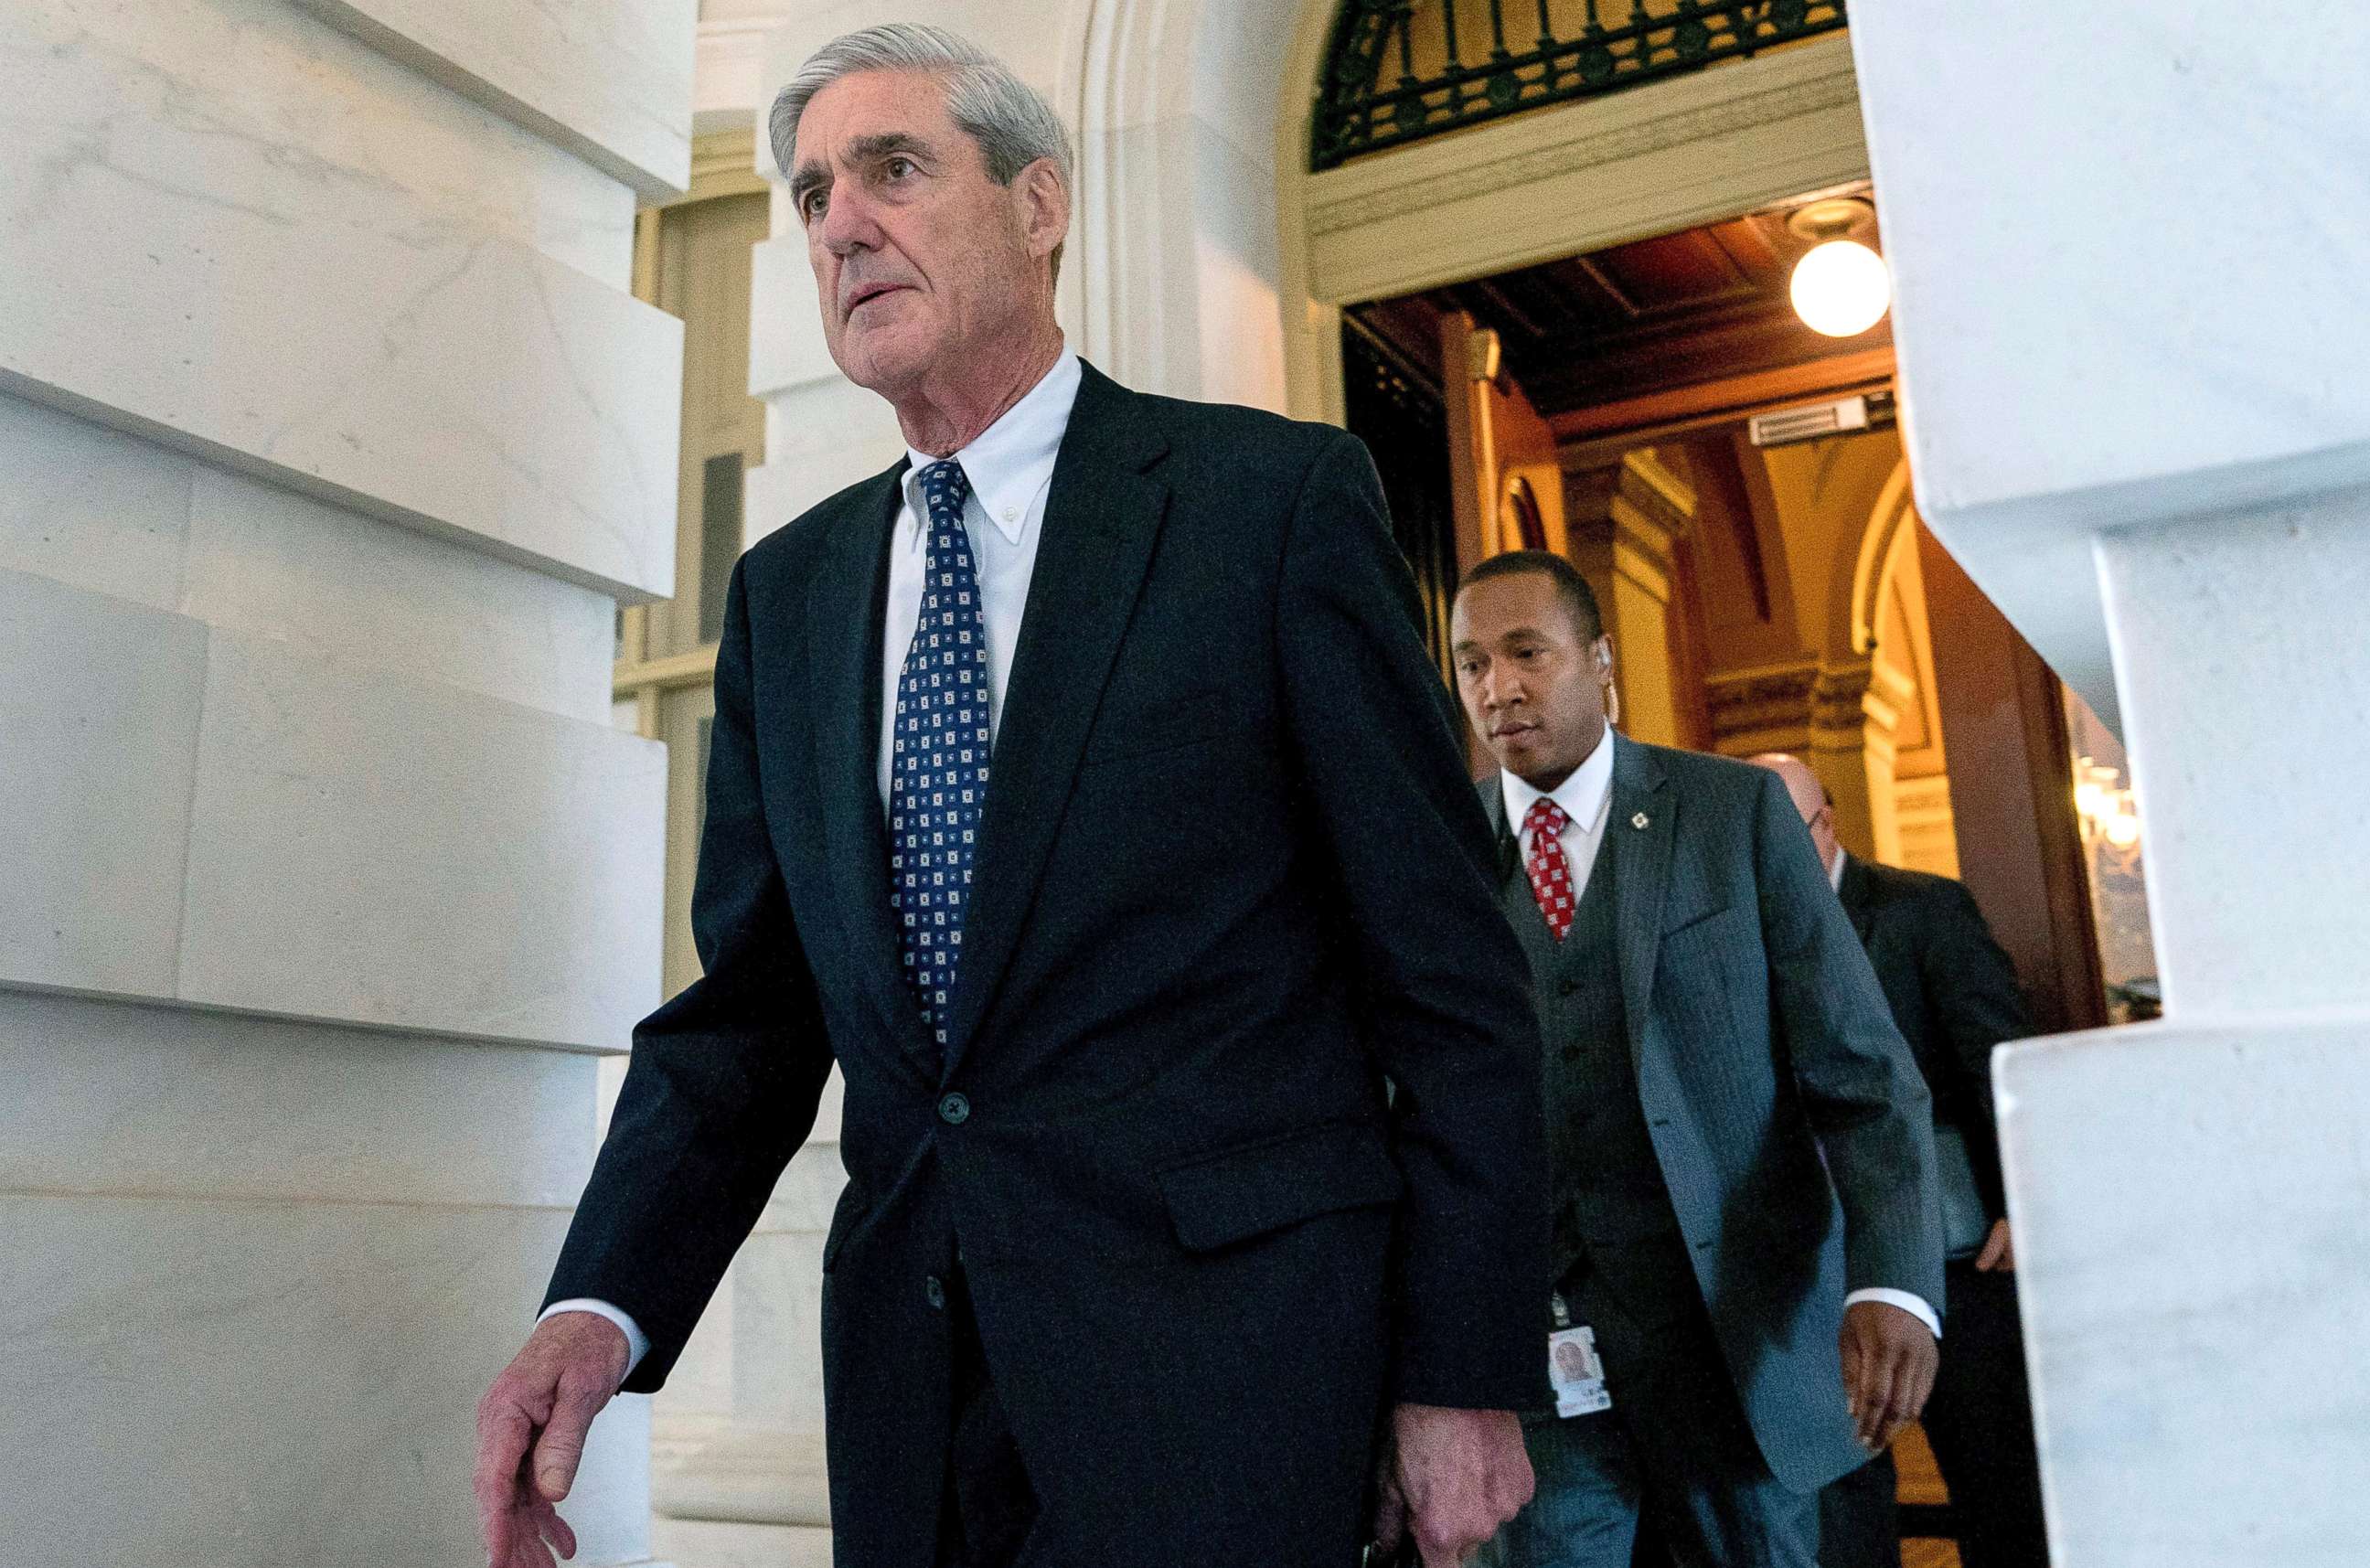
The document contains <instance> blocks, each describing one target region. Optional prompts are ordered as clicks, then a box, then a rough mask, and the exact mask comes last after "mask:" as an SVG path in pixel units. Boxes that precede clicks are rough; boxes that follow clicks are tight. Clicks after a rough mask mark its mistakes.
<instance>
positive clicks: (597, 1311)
mask: <svg viewBox="0 0 2370 1568" xmlns="http://www.w3.org/2000/svg"><path fill="white" fill-rule="evenodd" d="M1911 1299H1913V1300H1915V1299H1916V1298H1915V1297H1912V1298H1911ZM1918 1305H1920V1306H1923V1305H1925V1303H1923V1302H1919V1303H1918ZM554 1312H590V1313H592V1315H593V1316H594V1317H596V1318H606V1319H608V1320H609V1321H611V1322H613V1323H615V1324H616V1325H617V1327H618V1328H620V1329H622V1330H623V1331H625V1335H626V1374H625V1376H626V1378H630V1377H632V1376H633V1375H634V1368H635V1367H637V1366H640V1365H641V1364H642V1357H643V1356H645V1355H649V1354H650V1335H648V1334H646V1333H644V1332H642V1326H641V1325H640V1324H639V1323H637V1322H635V1321H634V1320H633V1318H632V1317H631V1316H630V1315H628V1314H627V1311H626V1309H624V1308H622V1307H616V1306H612V1305H611V1304H610V1303H608V1302H606V1301H595V1300H594V1299H593V1298H592V1297H589V1296H578V1297H570V1298H569V1299H568V1300H566V1301H555V1302H553V1303H552V1304H551V1305H550V1306H548V1307H546V1308H545V1309H543V1316H542V1317H539V1318H537V1319H535V1321H536V1322H538V1323H540V1322H542V1321H543V1320H544V1318H548V1317H550V1316H551V1315H552V1314H553V1313H554ZM618 1381H619V1382H623V1381H625V1378H619V1379H618Z"/></svg>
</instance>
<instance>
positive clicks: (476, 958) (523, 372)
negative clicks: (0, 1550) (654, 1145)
mask: <svg viewBox="0 0 2370 1568" xmlns="http://www.w3.org/2000/svg"><path fill="white" fill-rule="evenodd" d="M692 22H693V6H692V3H691V0H544V3H543V4H539V5H536V6H450V5H441V4H432V3H430V0H305V3H298V0H142V4H139V5H136V6H125V5H121V4H111V3H110V4H102V3H98V0H26V3H24V4H19V5H15V6H9V7H7V9H6V12H5V13H0V135H5V137H6V143H7V145H8V147H9V156H7V157H6V159H5V160H0V211H5V213H6V221H5V222H0V280H5V282H0V295H5V300H0V668H6V670H7V671H8V672H9V679H8V680H7V681H6V683H5V685H0V868H5V871H0V880H5V882H6V889H7V891H6V896H5V897H0V1083H5V1084H6V1086H7V1089H6V1092H5V1093H0V1260H5V1261H4V1262H0V1277H5V1279H6V1287H5V1288H0V1356H4V1357H5V1360H6V1365H7V1366H9V1367H10V1368H11V1370H10V1372H9V1373H8V1374H7V1375H6V1377H5V1378H0V1388H5V1389H6V1407H7V1415H6V1419H5V1420H0V1497H4V1498H5V1499H6V1501H5V1505H0V1516H5V1517H6V1528H7V1536H8V1539H9V1540H10V1542H11V1543H12V1544H14V1545H16V1546H17V1547H20V1548H21V1549H23V1551H28V1552H31V1553H32V1554H34V1555H35V1556H37V1557H39V1559H40V1561H42V1562H57V1563H73V1564H84V1563H90V1564H98V1563H105V1564H107V1565H109V1568H167V1565H171V1568H180V1565H183V1564H188V1563H193V1562H203V1563H208V1564H213V1565H218V1568H247V1565H250V1564H251V1565H258V1568H261V1565H267V1564H268V1565H275V1568H276V1565H282V1564H287V1565H294V1564H299V1563H303V1564H316V1563H338V1564H349V1563H351V1564H373V1565H379V1564H385V1565H389V1568H392V1565H396V1564H403V1565H407V1568H409V1565H414V1564H417V1565H422V1568H424V1565H426V1564H430V1563H438V1564H454V1563H463V1562H473V1561H481V1560H482V1551H481V1550H480V1549H479V1548H478V1547H477V1544H476V1540H477V1521H476V1516H475V1505H474V1502H473V1499H472V1497H471V1495H470V1488H469V1470H470V1461H471V1457H472V1448H473V1443H474V1432H473V1424H474V1423H473V1413H474V1406H475V1403H476V1401H477V1395H478V1393H479V1392H480V1390H481V1389H483V1387H484V1385H485V1383H486V1382H487V1380H488V1379H489V1378H491V1376H492V1375H493V1373H494V1372H495V1371H496V1370H497V1369H498V1368H499V1367H500V1366H501V1364H502V1363H503V1361H504V1360H506V1359H507V1358H508V1356H509V1355H510V1354H511V1353H512V1350H514V1349H515V1348H516V1346H517V1344H518V1343H519V1341H520V1340H521V1339H522V1338H523V1335H524V1334H525V1332H526V1331H527V1329H528V1327H529V1325H530V1324H531V1321H532V1317H533V1312H534V1309H535V1305H536V1302H537V1299H538V1297H539V1294H540V1291H541V1289H542V1286H543V1281H544V1278H545V1276H546V1272H547V1270H548V1268H549V1266H550V1262H551V1259H552V1257H553V1255H554V1253H555V1252H556V1251H557V1249H558V1242H559V1238H560V1235H561V1233H562V1231H563V1230H564V1229H565V1228H566V1225H567V1223H568V1218H569V1206H570V1205H572V1204H573V1202H574V1201H575V1197H576V1194H577V1193H578V1191H579V1189H580V1188H581V1184H582V1182H583V1180H584V1177H585V1174H586V1172H587V1170H589V1168H590V1164H591V1159H592V1147H593V1138H594V1119H595V1097H594V1078H595V1072H596V1062H597V1060H598V1057H599V1055H600V1054H602V1053H605V1052H614V1051H616V1050H619V1049H621V1048H622V1047H623V1046H624V1045H625V1043H626V1041H627V1030H628V1028H629V1026H630V1025H631V1023H632V1021H633V1020H634V1019H635V1018H636V1017H637V1016H639V1014H640V1013H641V1012H642V1011H643V1010H645V1009H647V1008H648V1007H649V1006H650V1005H651V1003H652V1002H653V1001H654V1000H655V997H656V992H657V986H658V976H659V917H660V910H661V904H660V899H661V890H660V857H661V854H662V837H663V831H662V818H663V789H664V780H663V760H664V759H663V755H662V753H661V751H660V750H659V748H657V747H656V746H653V745H651V744H648V743H645V742H641V741H639V740H637V739H635V738H633V737H632V736H629V735H624V734H620V733H618V732H616V731H615V730H613V729H612V728H611V727H610V726H609V723H608V719H609V698H608V675H609V666H610V661H611V656H612V632H611V621H612V614H613V609H614V605H615V603H616V601H617V600H620V599H626V600H640V599H648V598H652V597H658V596H663V595H664V594H667V593H668V592H669V590H670V588H671V578H672V553H673V528H674V498H673V474H674V444H675V440H676V421H677V408H678V398H679V396H680V394H679V385H678V382H679V371H678V368H677V366H678V364H679V358H680V353H681V331H680V328H679V326H678V324H677V323H675V322H674V321H673V320H672V319H671V318H669V317H665V316H664V315H662V313H660V312H658V311H656V310H654V309H651V308H650V307H648V306H643V305H640V304H639V303H637V302H636V301H635V300H633V299H632V298H631V297H630V294H629V293H628V290H627V283H628V270H629V266H630V258H631V248H632V224H633V213H634V207H635V202H636V199H637V195H638V194H643V193H646V194H658V193H662V192H663V191H666V190H671V189H673V188H674V187H677V186H680V185H681V184H682V183H683V182H684V180H685V178H686V174H687V169H688V158H689V131H690V112H691V104H690V65H691V48H692ZM648 1417H649V1412H648V1403H647V1401H642V1400H639V1399H628V1400H623V1401H619V1402H618V1404H617V1405H616V1407H615V1408H614V1409H613V1410H612V1411H611V1412H610V1413H609V1414H607V1415H605V1416H604V1418H603V1420H602V1422H601V1423H600V1424H599V1426H598V1427H597V1428H596V1432H595V1436H594V1440H593V1442H592V1446H591V1448H590V1450H589V1451H588V1455H587V1458H586V1464H585V1469H584V1472H583V1474H582V1476H581V1480H580V1483H579V1486H578V1490H577V1493H576V1496H575V1498H574V1499H573V1500H572V1501H571V1503H570V1504H569V1507H568V1512H569V1515H570V1516H571V1517H572V1518H573V1519H574V1520H575V1522H576V1523H577V1526H578V1528H579V1530H580V1532H581V1539H582V1543H583V1550H582V1551H581V1553H580V1555H579V1558H578V1561H579V1562H590V1563H596V1564H612V1565H614V1564H627V1563H647V1562H650V1550H649V1538H648V1503H647V1496H648V1482H647V1475H648V1460H647V1439H646V1435H645V1434H646V1431H647V1426H648Z"/></svg>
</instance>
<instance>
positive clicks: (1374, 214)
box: [1308, 66, 1859, 235]
mask: <svg viewBox="0 0 2370 1568" xmlns="http://www.w3.org/2000/svg"><path fill="white" fill-rule="evenodd" d="M1858 101H1859V99H1858V86H1857V84H1856V83H1855V82H1854V80H1853V77H1852V75H1851V72H1850V70H1849V68H1848V66H1847V67H1846V68H1845V69H1843V70H1840V71H1835V72H1832V73H1828V74H1825V75H1817V76H1813V77H1811V78H1810V79H1808V80H1806V81H1801V82H1791V83H1788V84H1786V85H1785V86H1779V87H1772V88H1768V89H1766V90H1763V91H1760V92H1754V93H1746V94H1742V95H1740V96H1738V97H1735V98H1728V99H1725V100H1723V101H1720V102H1717V103H1711V104H1706V105H1703V106H1700V107H1698V108H1695V109H1689V110H1680V111H1678V112H1676V113H1672V114H1663V115H1657V116H1655V117H1653V118H1651V119H1647V120H1638V121H1631V122H1630V123H1628V124H1624V125H1616V126H1614V127H1612V128H1610V129H1607V130H1601V131H1592V132H1586V133H1577V134H1572V135H1569V136H1566V137H1563V138H1561V139H1559V140H1557V141H1554V142H1551V143H1549V144H1547V145H1544V146H1539V147H1536V148H1533V149H1531V150H1530V151H1527V152H1523V153H1518V154H1515V155H1513V156H1510V157H1504V158H1499V159H1495V160H1491V161H1487V162H1482V161H1476V162H1472V163H1465V164H1460V165H1458V166H1456V167H1454V168H1451V169H1447V170H1443V169H1439V168H1436V167H1431V166H1432V163H1433V161H1434V160H1432V159H1429V158H1426V159H1422V160H1421V162H1420V163H1419V162H1418V161H1417V160H1415V159H1413V158H1409V159H1408V162H1407V167H1408V176H1409V177H1408V178H1405V179H1398V180H1393V181H1392V182H1391V183H1388V184H1384V185H1381V186H1379V187H1373V186H1372V182H1373V181H1374V180H1375V178H1376V174H1377V171H1378V170H1379V169H1381V168H1382V167H1386V166H1387V165H1389V164H1390V163H1391V162H1392V161H1393V159H1394V158H1395V157H1406V156H1407V155H1405V154H1400V155H1394V154H1388V153H1386V154H1381V155H1378V156H1375V158H1373V159H1371V160H1367V161H1364V162H1362V163H1359V164H1352V165H1350V166H1348V167H1346V168H1344V169H1342V170H1340V171H1338V172H1337V173H1335V174H1332V175H1329V176H1319V177H1318V178H1317V179H1316V180H1314V181H1312V183H1311V190H1312V191H1313V192H1315V196H1314V199H1313V200H1312V202H1311V203H1310V206H1309V213H1308V226H1309V230H1310V232H1311V233H1313V234H1320V235H1322V234H1338V233H1340V232H1341V231H1342V230H1344V229H1353V228H1357V227H1360V226H1362V225H1366V224H1371V223H1378V222H1381V221H1383V220H1385V219H1387V218H1396V217H1400V216H1403V215H1405V214H1407V213H1416V212H1421V211H1424V210H1426V209H1429V208H1432V207H1435V206H1438V205H1439V204H1440V203H1441V202H1444V201H1455V200H1461V199H1465V198H1468V197H1474V196H1487V195H1490V194H1493V193H1495V192H1497V191H1501V190H1513V188H1515V187H1516V186H1520V185H1524V184H1528V183H1530V182H1532V181H1535V180H1543V179H1554V178H1556V177H1557V176H1559V175H1566V174H1572V173H1576V172H1578V171H1580V170H1582V169H1590V168H1596V167H1601V166H1603V165H1605V164H1613V163H1619V162H1621V161H1623V160H1624V159H1628V158H1635V157H1642V156H1646V155H1647V154H1650V153H1659V152H1662V151H1665V150H1667V149H1669V148H1672V147H1680V146H1685V145H1687V144H1690V143H1695V142H1704V141H1709V140H1710V139H1712V138H1713V137H1716V136H1723V135H1727V134H1730V133H1734V132H1738V131H1745V130H1750V129H1753V128H1754V127H1756V126H1761V125H1767V124H1770V123H1773V122H1775V121H1783V120H1791V119H1794V118H1797V117H1799V116H1801V115H1806V114H1815V113H1818V112H1819V111H1821V110H1831V109H1841V108H1847V107H1852V106H1856V105H1857V104H1858ZM1604 109H1605V106H1604V104H1603V102H1602V101H1601V100H1600V101H1599V102H1596V103H1585V104H1577V105H1571V106H1568V107H1567V108H1565V109H1561V110H1542V111H1540V113H1541V115H1542V118H1544V117H1545V116H1547V115H1559V116H1563V117H1566V119H1567V121H1568V122H1569V123H1570V124H1571V125H1572V126H1573V127H1574V128H1575V130H1577V128H1578V127H1579V126H1582V125H1587V124H1593V123H1602V121H1603V120H1604V118H1605V114H1604ZM1592 111H1593V112H1592ZM1520 123H1521V122H1520V121H1514V122H1513V124H1514V125H1516V126H1519V125H1520ZM1429 150H1430V149H1429V148H1422V147H1419V148H1415V149H1409V151H1410V152H1416V153H1421V152H1423V151H1429ZM1386 178H1387V177H1386ZM1329 185H1334V186H1336V187H1337V188H1338V187H1339V186H1340V185H1361V186H1369V187H1370V188H1369V189H1365V190H1357V191H1355V192H1354V193H1353V192H1349V191H1345V192H1343V193H1342V194H1340V195H1336V196H1332V197H1330V198H1328V197H1327V196H1326V195H1325V194H1324V192H1325V190H1326V188H1327V187H1328V186H1329Z"/></svg>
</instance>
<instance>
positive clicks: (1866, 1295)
mask: <svg viewBox="0 0 2370 1568" xmlns="http://www.w3.org/2000/svg"><path fill="white" fill-rule="evenodd" d="M1498 785H1499V788H1500V789H1501V790H1503V791H1504V792H1505V799H1506V820H1507V821H1508V822H1509V823H1512V824H1513V826H1514V830H1515V834H1516V836H1518V837H1519V838H1520V839H1521V841H1522V848H1523V863H1524V865H1528V864H1529V863H1530V856H1531V836H1532V829H1531V827H1530V826H1529V823H1528V819H1529V816H1530V811H1531V806H1532V804H1533V802H1535V801H1537V800H1538V799H1539V798H1540V797H1541V796H1543V795H1544V796H1546V797H1547V798H1548V799H1550V800H1552V801H1555V803H1556V804H1557V805H1559V806H1561V807H1562V808H1563V815H1564V824H1563V832H1562V833H1561V834H1560V835H1559V838H1560V839H1561V841H1562V844H1563V858H1564V863H1565V864H1566V865H1567V866H1569V867H1570V870H1571V898H1572V902H1573V904H1575V905H1577V904H1578V903H1579V902H1580V900H1581V898H1582V895H1583V894H1586V893H1587V892H1588V878H1589V873H1590V872H1591V871H1593V870H1595V868H1596V854H1597V850H1598V849H1599V848H1600V847H1603V845H1604V842H1605V818H1606V817H1607V816H1609V815H1611V814H1612V811H1613V727H1612V726H1611V725H1609V724H1608V725H1606V726H1605V733H1604V735H1603V736H1602V737H1600V738H1599V739H1598V741H1597V743H1596V749H1595V750H1594V751H1592V752H1590V753H1589V754H1588V758H1587V760H1586V761H1584V762H1582V764H1581V765H1580V766H1579V767H1575V768H1573V769H1572V770H1571V776H1570V778H1566V779H1565V780H1564V781H1563V782H1562V783H1560V784H1559V785H1557V786H1556V787H1555V788H1554V789H1552V790H1538V789H1535V788H1533V787H1532V786H1531V785H1529V784H1526V783H1524V781H1523V780H1522V779H1520V778H1515V777H1514V776H1513V774H1511V773H1509V772H1507V771H1506V770H1505V769H1504V768H1500V769H1499V770H1498ZM1828 875H1829V877H1830V878H1831V879H1832V880H1834V881H1836V882H1841V880H1842V878H1843V857H1842V856H1840V855H1838V856H1836V857H1835V865H1834V867H1833V868H1831V869H1830V870H1829V872H1828ZM1860 1301H1881V1302H1883V1303H1885V1305H1887V1306H1889V1307H1898V1308H1900V1309H1902V1310H1903V1311H1904V1312H1906V1313H1908V1314H1909V1315H1910V1316H1911V1317H1913V1318H1916V1320H1918V1321H1919V1322H1921V1323H1923V1324H1925V1325H1926V1326H1927V1328H1928V1329H1929V1330H1931V1331H1933V1334H1934V1337H1935V1338H1936V1339H1940V1338H1941V1337H1942V1319H1941V1316H1940V1314H1939V1313H1937V1312H1936V1311H1935V1310H1934V1309H1933V1307H1932V1305H1931V1304H1930V1303H1928V1302H1927V1299H1926V1298H1925V1297H1922V1296H1919V1295H1916V1294H1915V1293H1914V1292H1911V1291H1906V1290H1892V1289H1888V1288H1886V1287H1884V1286H1870V1288H1868V1289H1866V1290H1855V1291H1853V1292H1851V1293H1850V1294H1849V1295H1847V1296H1846V1297H1844V1305H1845V1306H1847V1307H1849V1306H1851V1305H1853V1304H1854V1303H1856V1302H1860Z"/></svg>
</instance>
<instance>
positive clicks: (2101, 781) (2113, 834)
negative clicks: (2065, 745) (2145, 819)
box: [2074, 756, 2140, 855]
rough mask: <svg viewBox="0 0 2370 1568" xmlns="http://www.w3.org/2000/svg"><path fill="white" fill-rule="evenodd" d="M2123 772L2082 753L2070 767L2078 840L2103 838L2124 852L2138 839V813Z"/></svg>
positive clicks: (2089, 843)
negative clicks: (2079, 824)
mask: <svg viewBox="0 0 2370 1568" xmlns="http://www.w3.org/2000/svg"><path fill="white" fill-rule="evenodd" d="M2074 810H2075V812H2076V813H2077V814H2078V815H2079V816H2080V817H2081V819H2082V843H2083V845H2084V846H2085V847H2089V846H2093V845H2096V844H2099V843H2100V842H2102V841H2103V842H2104V843H2105V844H2106V845H2107V847H2110V848H2111V849H2113V850H2114V851H2116V852H2117V853H2118V854H2121V855H2128V854H2130V853H2131V851H2132V850H2133V849H2134V847H2136V846H2137V845H2138V844H2139V841H2140V816H2139V811H2138V808H2137V807H2136V806H2134V804H2133V802H2132V792H2131V790H2129V789H2128V788H2125V787H2124V785H2123V774H2122V773H2121V772H2120V771H2118V770H2117V769H2115V768H2112V767H2107V766H2106V765H2105V764H2103V763H2097V762H2093V761H2091V760H2090V759H2089V758H2088V757H2087V756H2086V757H2084V758H2082V760H2081V761H2080V762H2079V763H2077V765H2076V766H2075V770H2074Z"/></svg>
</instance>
